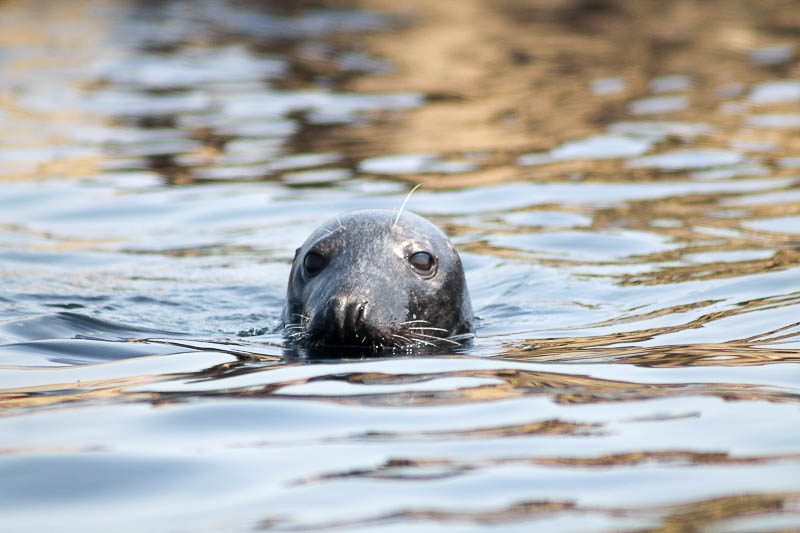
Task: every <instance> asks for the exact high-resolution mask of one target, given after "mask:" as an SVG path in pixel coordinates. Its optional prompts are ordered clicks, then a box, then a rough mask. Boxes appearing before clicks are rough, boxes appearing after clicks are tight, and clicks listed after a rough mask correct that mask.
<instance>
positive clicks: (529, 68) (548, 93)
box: [347, 0, 800, 189]
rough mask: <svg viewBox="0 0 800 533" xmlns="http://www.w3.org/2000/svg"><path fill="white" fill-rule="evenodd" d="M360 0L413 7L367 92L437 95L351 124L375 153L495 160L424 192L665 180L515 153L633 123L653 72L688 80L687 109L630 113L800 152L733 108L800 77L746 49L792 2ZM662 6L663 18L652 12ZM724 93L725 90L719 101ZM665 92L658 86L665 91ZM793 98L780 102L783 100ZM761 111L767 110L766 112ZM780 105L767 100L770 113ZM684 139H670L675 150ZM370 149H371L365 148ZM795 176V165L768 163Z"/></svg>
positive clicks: (790, 15)
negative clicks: (732, 90) (736, 92)
mask: <svg viewBox="0 0 800 533" xmlns="http://www.w3.org/2000/svg"><path fill="white" fill-rule="evenodd" d="M358 3H359V5H361V6H364V7H366V8H370V9H378V10H383V11H387V12H401V13H404V14H407V15H409V16H411V17H412V18H413V20H414V22H415V23H414V24H412V25H409V26H408V27H405V28H402V29H398V30H396V31H395V32H393V33H390V34H375V35H371V36H369V37H368V38H367V39H366V40H367V45H368V47H369V48H370V49H371V50H375V51H377V52H378V53H379V54H380V55H381V56H382V57H385V58H387V59H389V60H391V61H392V62H394V63H395V64H396V65H397V68H396V69H395V70H394V71H393V72H392V73H390V74H389V75H383V76H365V77H357V78H355V79H353V80H352V81H351V82H350V85H351V86H352V87H353V88H354V89H357V90H365V91H376V92H386V91H396V90H416V91H420V92H423V93H425V94H433V95H441V96H446V97H440V98H436V99H434V100H433V101H432V102H430V103H429V104H427V105H425V106H423V107H422V108H420V109H417V110H413V111H410V112H408V113H405V114H404V115H403V116H402V117H400V118H397V119H395V120H392V121H390V122H386V123H383V124H377V125H373V126H368V127H363V128H359V129H357V130H355V131H350V132H347V133H348V134H350V135H351V136H353V137H355V139H357V140H358V141H359V142H360V143H361V144H360V145H359V146H361V147H362V150H363V149H368V150H369V151H370V152H371V153H372V152H375V153H385V152H386V151H387V150H388V151H390V152H396V153H404V152H408V153H414V152H430V151H434V152H437V153H441V154H457V153H463V152H471V151H488V152H490V153H491V154H493V155H494V157H495V158H496V159H497V161H495V162H492V163H490V164H488V165H485V166H484V168H482V169H481V170H477V171H475V172H472V173H468V174H466V175H449V176H448V175H419V176H414V177H413V180H414V181H418V182H422V183H424V184H425V187H426V188H427V189H434V188H447V187H460V186H473V185H478V184H487V183H496V182H499V181H508V180H514V179H520V178H525V179H544V180H552V179H554V178H559V177H569V176H570V175H572V176H574V175H579V176H582V177H584V178H586V179H593V180H598V179H599V180H611V181H618V180H620V179H626V178H627V179H632V180H634V181H641V180H647V179H657V178H658V177H659V174H660V173H659V172H656V171H652V170H646V169H628V168H626V167H625V166H624V164H623V163H622V162H621V161H618V160H617V161H609V160H605V161H603V160H600V161H590V162H587V161H569V162H559V163H555V164H551V165H544V166H543V167H541V168H540V167H531V168H525V169H520V168H518V167H515V166H514V165H513V164H511V163H512V161H513V158H514V157H515V156H516V155H518V154H520V153H524V152H537V151H542V150H549V149H551V148H553V147H554V146H556V145H558V144H560V143H563V142H566V141H571V140H575V139H580V138H584V137H587V136H589V135H591V134H595V133H598V132H599V131H602V130H603V129H604V128H605V127H606V126H608V125H609V124H611V123H613V122H615V121H619V120H623V119H624V120H630V119H631V116H630V113H629V108H628V106H629V104H630V102H631V101H633V100H635V99H637V98H642V97H645V96H648V95H650V94H651V93H650V84H651V81H652V79H653V78H656V77H659V76H666V75H670V74H682V75H686V76H688V77H689V79H690V83H689V86H688V87H687V88H685V89H684V90H683V91H682V92H681V94H685V95H687V97H688V99H689V102H690V104H689V106H688V107H687V109H685V110H683V111H678V112H675V113H670V114H669V115H664V114H656V115H647V116H642V117H636V116H634V117H633V118H634V119H637V120H638V119H642V120H652V119H656V120H658V119H661V118H662V117H664V116H668V117H669V118H668V119H669V120H679V121H690V122H694V123H698V122H699V123H708V124H712V125H713V126H714V131H713V132H711V133H709V134H707V135H705V136H704V138H703V142H702V145H703V146H715V145H716V146H718V145H720V144H721V145H722V146H725V143H726V142H727V140H728V139H731V138H740V139H748V138H756V139H759V140H769V141H771V142H775V144H776V145H778V146H779V147H780V149H779V150H780V151H779V152H778V153H774V154H770V158H771V159H772V158H773V157H775V158H777V157H778V156H779V155H781V154H794V153H797V151H798V149H800V139H798V138H797V136H795V135H793V134H792V132H791V131H778V130H770V131H754V130H751V129H747V128H742V127H741V126H740V116H738V115H736V114H732V113H731V112H730V111H729V109H728V108H727V107H726V106H725V105H724V104H725V100H724V94H725V88H726V87H729V86H731V84H732V83H733V82H736V83H740V84H748V83H755V82H758V81H762V80H763V77H764V75H767V76H769V75H771V76H772V77H774V78H781V77H784V78H791V77H797V74H798V68H799V67H798V66H797V63H796V62H788V63H785V64H780V65H775V66H773V67H770V68H771V69H772V72H770V71H769V69H767V68H762V69H761V70H759V69H758V68H754V67H753V64H752V63H751V61H750V60H749V59H748V52H749V50H748V47H749V46H752V47H757V46H762V45H764V44H767V43H771V42H772V40H773V39H774V38H775V37H774V35H775V33H778V34H780V33H779V32H781V31H784V30H785V29H786V27H787V24H790V23H788V22H787V21H791V20H796V10H795V9H794V8H793V6H792V5H791V3H787V2H781V1H778V0H772V1H769V2H766V3H764V4H759V7H758V8H757V9H756V8H754V5H751V4H747V3H738V4H730V3H728V4H726V5H725V9H724V10H723V11H721V10H720V9H719V6H717V4H713V3H702V2H687V1H681V2H672V3H670V4H669V5H668V6H665V5H664V4H663V3H656V2H650V1H646V2H641V1H635V0H628V1H622V2H614V3H601V4H598V6H597V8H596V9H584V7H585V6H584V5H583V4H582V3H580V2H574V1H567V2H547V1H535V2H530V1H526V0H503V1H501V2H495V1H487V0H465V1H462V0H449V1H442V2H425V1H424V0H412V1H409V2H403V3H402V4H400V5H398V4H397V3H396V2H390V1H387V0H360V1H359V2H358ZM655 13H658V16H654V14H655ZM604 78H619V79H621V80H623V82H624V88H623V89H622V90H620V91H616V92H612V93H608V94H593V93H592V89H591V87H592V82H593V81H595V80H599V79H604ZM721 95H722V96H721ZM656 96H657V94H656ZM787 107H788V108H790V109H791V106H787V105H785V104H784V105H783V106H782V107H781V104H776V105H775V106H774V108H775V109H779V110H780V109H785V108H787ZM760 108H761V107H760ZM770 109H771V108H770ZM670 143H671V144H672V145H673V146H680V145H681V144H683V143H684V141H682V140H681V139H679V138H670V139H667V140H666V142H665V143H663V144H661V146H663V147H665V148H668V147H669V145H670ZM362 155H363V154H362ZM772 170H773V172H774V173H775V175H792V172H791V171H790V170H789V169H784V170H781V169H772Z"/></svg>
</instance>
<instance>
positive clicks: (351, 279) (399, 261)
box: [281, 209, 474, 353]
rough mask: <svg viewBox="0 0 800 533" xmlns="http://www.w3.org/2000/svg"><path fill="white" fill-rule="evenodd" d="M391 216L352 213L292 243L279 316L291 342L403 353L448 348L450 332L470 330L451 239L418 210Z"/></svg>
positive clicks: (468, 310) (469, 307)
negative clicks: (294, 248)
mask: <svg viewBox="0 0 800 533" xmlns="http://www.w3.org/2000/svg"><path fill="white" fill-rule="evenodd" d="M395 218H396V213H394V212H392V211H390V210H378V209H373V210H362V211H351V212H349V213H345V214H343V215H341V216H340V217H337V218H335V219H332V220H329V221H328V222H326V223H325V224H323V225H322V226H321V227H320V228H318V229H317V230H316V231H314V233H312V234H311V236H310V237H309V238H308V240H306V242H305V243H304V244H303V246H301V247H300V248H298V249H297V251H296V252H295V257H294V261H293V262H292V270H291V274H290V275H289V286H288V288H287V290H286V304H285V306H284V308H283V313H282V316H281V319H282V321H283V325H284V328H285V329H284V331H285V334H286V336H287V337H288V338H289V339H290V340H291V341H293V342H295V343H296V344H298V345H301V346H305V347H309V348H329V347H357V348H361V349H367V350H369V351H371V352H387V351H388V352H401V353H402V352H409V351H412V350H414V351H417V350H419V349H422V350H425V349H427V348H430V347H444V346H450V347H453V345H458V344H459V343H458V342H457V341H456V340H453V339H452V337H455V336H460V335H464V334H470V333H472V332H473V331H474V327H473V315H472V305H471V303H470V299H469V293H468V291H467V284H466V281H465V279H464V269H463V267H462V266H461V259H460V258H459V256H458V253H457V252H456V250H455V248H454V247H453V245H452V243H450V241H449V240H448V238H447V236H446V235H445V234H444V233H443V232H442V231H441V230H440V229H439V228H437V227H436V226H434V225H433V224H431V223H430V222H428V221H427V220H425V219H424V218H422V217H420V216H417V215H415V214H413V213H409V212H403V213H402V215H401V216H400V217H399V218H397V220H395ZM467 337H469V335H467Z"/></svg>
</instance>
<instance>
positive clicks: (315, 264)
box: [303, 252, 325, 278]
mask: <svg viewBox="0 0 800 533" xmlns="http://www.w3.org/2000/svg"><path fill="white" fill-rule="evenodd" d="M303 268H305V269H306V274H307V275H308V277H309V278H313V277H314V276H316V275H317V274H319V273H320V271H321V270H322V269H323V268H325V258H324V257H322V256H321V255H319V254H318V253H317V252H308V253H307V254H306V256H305V258H304V259H303Z"/></svg>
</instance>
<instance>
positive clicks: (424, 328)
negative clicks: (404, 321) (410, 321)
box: [408, 326, 447, 333]
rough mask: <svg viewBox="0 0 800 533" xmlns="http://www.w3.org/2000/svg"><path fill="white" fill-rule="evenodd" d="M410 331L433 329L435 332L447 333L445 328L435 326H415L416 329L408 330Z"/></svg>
mask: <svg viewBox="0 0 800 533" xmlns="http://www.w3.org/2000/svg"><path fill="white" fill-rule="evenodd" d="M408 329H414V330H416V329H421V330H426V329H431V330H433V331H444V332H445V333H447V330H446V329H444V328H434V327H433V326H415V327H412V328H408Z"/></svg>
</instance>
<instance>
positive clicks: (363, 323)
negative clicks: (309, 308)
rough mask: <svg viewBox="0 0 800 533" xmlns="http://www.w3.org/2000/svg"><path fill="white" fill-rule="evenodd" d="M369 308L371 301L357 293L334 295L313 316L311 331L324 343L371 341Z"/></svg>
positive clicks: (348, 343)
mask: <svg viewBox="0 0 800 533" xmlns="http://www.w3.org/2000/svg"><path fill="white" fill-rule="evenodd" d="M368 308H369V302H368V301H367V300H364V299H362V298H359V297H358V296H356V295H351V294H343V295H337V296H333V297H331V298H330V299H329V300H328V301H327V303H326V305H325V306H324V307H323V308H322V309H319V310H318V311H317V312H316V313H315V314H314V316H313V317H312V319H311V324H310V326H311V327H310V328H309V329H310V333H311V335H312V337H315V338H316V339H317V340H318V341H322V342H323V343H336V344H347V345H359V344H364V342H365V341H367V340H369V341H371V340H372V338H371V337H372V335H373V333H372V332H371V331H370V326H369V323H368Z"/></svg>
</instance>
